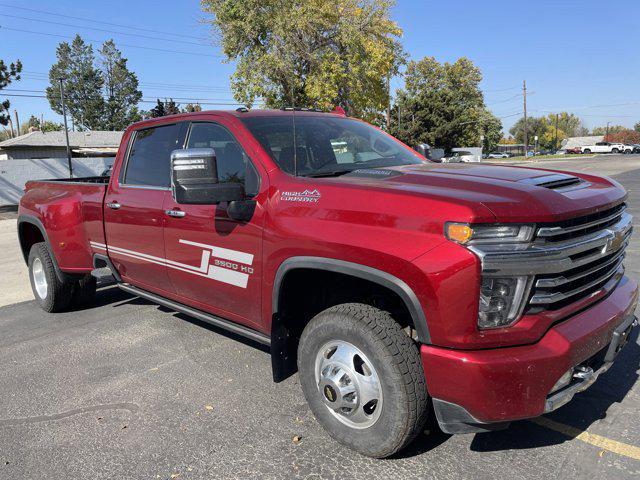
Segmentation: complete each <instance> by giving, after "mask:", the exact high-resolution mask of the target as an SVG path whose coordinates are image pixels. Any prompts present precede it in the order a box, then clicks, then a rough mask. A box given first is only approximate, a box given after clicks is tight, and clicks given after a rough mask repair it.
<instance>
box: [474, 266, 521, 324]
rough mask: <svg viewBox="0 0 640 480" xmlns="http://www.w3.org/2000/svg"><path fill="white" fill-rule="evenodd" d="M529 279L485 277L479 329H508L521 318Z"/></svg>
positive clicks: (481, 291) (479, 310) (481, 288)
mask: <svg viewBox="0 0 640 480" xmlns="http://www.w3.org/2000/svg"><path fill="white" fill-rule="evenodd" d="M528 283H529V282H528V277H483V278H482V284H481V286H480V304H479V308H478V327H479V328H481V329H487V328H502V327H508V326H509V325H511V324H512V323H514V322H515V321H516V320H518V318H519V317H520V313H521V310H522V299H523V296H524V293H525V292H526V291H528V289H529V288H528V287H529V285H528Z"/></svg>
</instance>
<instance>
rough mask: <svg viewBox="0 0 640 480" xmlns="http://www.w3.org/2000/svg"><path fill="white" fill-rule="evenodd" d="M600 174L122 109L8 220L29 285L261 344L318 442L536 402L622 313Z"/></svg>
mask: <svg viewBox="0 0 640 480" xmlns="http://www.w3.org/2000/svg"><path fill="white" fill-rule="evenodd" d="M625 201H626V192H625V190H624V189H623V187H622V186H621V185H620V184H618V183H616V182H615V181H613V180H611V179H607V178H602V177H598V176H592V175H585V174H575V175H574V174H567V173H560V172H556V171H551V170H539V169H530V168H521V167H511V166H491V165H483V164H451V165H441V164H435V163H430V162H428V161H427V160H426V159H425V158H424V157H422V156H420V155H419V154H417V153H416V152H415V151H413V150H411V149H410V148H409V147H407V146H405V145H404V144H402V143H400V142H399V141H397V140H395V139H394V138H393V137H390V136H389V135H387V134H386V133H384V132H382V131H381V130H379V129H377V128H375V127H372V126H370V125H368V124H366V123H364V122H362V121H359V120H355V119H352V118H347V117H345V116H344V115H340V114H337V113H331V114H328V113H316V112H309V111H292V110H282V111H269V110H263V111H248V110H246V109H239V110H238V111H232V112H201V113H193V114H185V115H176V116H170V117H164V118H160V119H153V120H148V121H144V122H140V123H137V124H134V125H132V126H131V127H129V128H128V129H127V131H126V132H125V134H124V137H123V139H122V145H121V146H120V149H119V151H118V154H117V158H116V160H115V163H114V166H113V173H112V174H111V176H110V178H109V177H96V178H74V179H70V180H49V181H34V182H29V183H28V184H27V186H26V189H25V194H24V197H23V198H22V201H21V203H20V210H19V220H18V226H19V228H18V230H19V239H20V245H21V247H22V252H23V254H24V259H25V261H26V262H27V263H28V266H29V273H30V278H31V284H32V287H33V291H34V295H35V297H36V300H37V301H38V302H39V303H40V305H41V306H42V308H43V309H44V310H46V311H48V312H57V311H61V310H64V309H67V308H73V306H74V305H77V304H78V303H86V302H88V301H90V300H91V298H92V296H93V295H94V293H95V289H96V282H95V279H94V277H93V276H92V273H93V274H94V275H97V274H98V273H100V272H102V273H104V272H108V273H109V274H110V275H112V276H113V278H114V279H115V281H116V282H117V285H118V286H119V287H120V288H121V289H123V290H125V291H127V292H130V293H132V294H133V295H137V296H140V297H143V298H145V299H148V300H150V301H151V302H155V303H158V304H161V305H164V306H166V307H169V308H170V309H173V310H175V311H178V312H183V313H186V314H187V315H191V316H193V317H197V318H199V319H201V320H203V321H205V322H209V323H211V324H213V325H216V326H218V327H221V328H224V329H228V330H230V331H232V332H235V333H236V334H239V335H244V336H246V337H248V338H250V339H252V340H254V341H256V342H260V343H262V344H265V345H270V347H271V356H272V366H273V377H274V380H275V381H279V380H282V379H284V378H286V377H288V376H289V375H291V374H292V373H294V372H295V371H299V378H300V383H301V385H302V390H303V392H304V395H305V397H306V399H307V401H308V403H309V406H310V408H311V410H312V412H313V413H314V415H315V416H316V418H317V419H318V421H319V422H320V423H321V424H322V425H323V426H324V427H325V429H326V430H327V431H328V432H329V433H330V434H331V435H332V436H333V437H334V438H335V439H337V440H338V441H339V442H341V443H343V444H346V445H348V446H349V447H351V448H353V449H355V450H357V451H359V452H361V453H363V454H366V455H370V456H373V457H385V456H388V455H391V454H393V453H394V452H396V451H398V450H400V449H401V448H403V447H404V446H405V445H407V444H408V443H409V442H410V441H411V439H412V438H414V437H415V435H416V434H417V433H418V432H420V431H422V427H423V426H424V422H425V420H426V418H427V416H428V415H430V414H435V416H436V419H437V421H438V423H439V425H440V427H441V428H442V430H443V431H445V432H448V433H464V432H478V431H487V430H495V429H499V428H504V427H506V426H507V425H508V424H509V422H511V421H513V420H518V419H524V418H531V417H535V416H538V415H542V414H544V413H547V412H550V411H552V410H555V409H557V408H558V407H560V406H561V405H564V404H565V403H567V402H568V401H569V400H571V398H572V397H573V396H574V395H575V394H576V393H577V392H580V391H582V390H584V389H585V388H587V387H588V386H589V385H591V384H592V383H593V382H594V381H595V380H596V378H597V377H598V375H599V374H601V373H602V372H604V371H605V370H607V368H609V367H610V366H611V364H612V362H613V361H614V358H615V356H616V354H617V353H618V351H619V350H620V349H621V348H622V347H623V346H624V344H625V342H626V341H627V339H628V338H629V335H630V332H631V330H632V329H633V327H634V326H635V325H637V321H636V318H635V316H634V310H635V306H636V302H637V297H638V288H637V285H636V282H635V281H634V280H632V279H630V278H628V277H627V276H625V275H624V266H623V259H624V254H625V247H626V246H627V243H628V241H629V237H630V235H631V231H632V217H631V215H630V214H629V212H628V211H627V209H626V204H625Z"/></svg>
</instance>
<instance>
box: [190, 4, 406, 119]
mask: <svg viewBox="0 0 640 480" xmlns="http://www.w3.org/2000/svg"><path fill="white" fill-rule="evenodd" d="M201 5H202V9H203V10H204V11H205V12H207V13H210V14H212V17H211V19H210V23H211V24H212V26H213V28H214V30H215V32H216V33H217V34H218V35H219V38H220V40H221V44H222V49H223V51H224V54H225V55H226V57H227V59H228V60H229V61H233V62H235V64H236V70H235V73H234V74H233V77H232V79H231V87H232V89H233V92H234V96H235V98H236V100H238V101H239V102H241V103H245V104H247V105H251V104H253V103H255V102H256V100H257V99H262V100H263V102H264V103H265V105H266V106H267V107H276V108H278V107H282V106H296V107H314V106H316V107H319V108H323V109H331V108H333V107H334V106H336V105H340V106H341V107H343V108H344V109H345V111H346V112H347V113H348V114H349V115H353V116H358V117H364V118H372V117H374V116H375V115H376V114H377V113H378V112H380V111H382V110H383V109H384V108H385V106H386V105H387V103H388V98H389V97H388V95H389V92H388V89H387V79H388V78H389V77H390V76H392V75H394V74H395V73H396V72H397V71H398V67H399V65H400V64H401V62H402V61H403V58H404V57H403V53H402V47H401V45H400V43H399V41H398V38H399V36H400V35H401V33H402V31H401V29H400V28H399V27H398V25H397V24H396V23H395V22H394V21H393V20H391V18H390V15H389V12H390V9H391V7H392V5H393V2H392V1H391V0H343V1H341V2H336V1H334V0H307V1H304V2H300V1H299V0H201Z"/></svg>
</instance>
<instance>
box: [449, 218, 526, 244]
mask: <svg viewBox="0 0 640 480" xmlns="http://www.w3.org/2000/svg"><path fill="white" fill-rule="evenodd" d="M533 231H534V228H533V225H515V224H514V225H510V224H502V225H471V224H468V223H455V222H447V223H446V224H445V226H444V233H445V236H446V237H447V238H448V239H449V240H453V241H454V242H457V243H461V244H463V245H464V244H466V243H469V242H473V243H506V242H529V241H530V240H531V238H532V237H533Z"/></svg>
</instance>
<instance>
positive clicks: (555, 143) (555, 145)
mask: <svg viewBox="0 0 640 480" xmlns="http://www.w3.org/2000/svg"><path fill="white" fill-rule="evenodd" d="M553 146H554V150H555V151H554V152H553V153H555V152H557V151H558V114H557V113H556V138H555V140H554V141H553Z"/></svg>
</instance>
